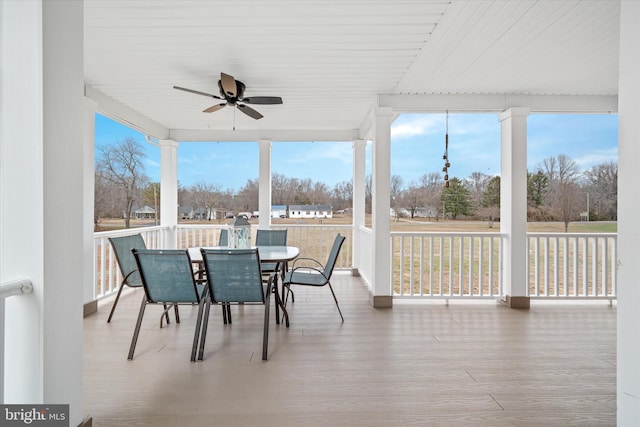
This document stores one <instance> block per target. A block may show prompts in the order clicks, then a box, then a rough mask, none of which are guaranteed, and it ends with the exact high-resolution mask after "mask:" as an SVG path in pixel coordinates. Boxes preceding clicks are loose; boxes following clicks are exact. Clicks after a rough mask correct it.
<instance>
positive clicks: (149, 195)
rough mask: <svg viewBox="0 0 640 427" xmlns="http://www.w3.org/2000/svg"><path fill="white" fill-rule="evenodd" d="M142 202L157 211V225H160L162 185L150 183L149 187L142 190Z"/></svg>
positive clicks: (155, 218) (155, 216)
mask: <svg viewBox="0 0 640 427" xmlns="http://www.w3.org/2000/svg"><path fill="white" fill-rule="evenodd" d="M142 200H143V202H144V203H146V204H148V205H152V206H153V209H154V210H155V214H154V220H155V225H158V219H159V216H158V214H159V213H160V183H159V182H151V183H149V185H147V187H146V188H145V189H144V190H142Z"/></svg>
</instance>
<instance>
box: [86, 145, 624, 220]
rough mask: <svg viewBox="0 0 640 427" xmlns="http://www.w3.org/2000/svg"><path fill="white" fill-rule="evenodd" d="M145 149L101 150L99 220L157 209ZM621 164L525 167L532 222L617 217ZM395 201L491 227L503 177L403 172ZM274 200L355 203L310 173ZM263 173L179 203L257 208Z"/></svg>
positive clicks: (276, 191)
mask: <svg viewBox="0 0 640 427" xmlns="http://www.w3.org/2000/svg"><path fill="white" fill-rule="evenodd" d="M143 160H144V153H143V151H142V149H141V147H140V145H139V144H138V143H137V142H136V141H135V140H134V139H132V138H127V139H125V140H123V141H121V142H120V143H118V144H115V145H109V146H105V147H99V148H98V156H97V159H96V168H95V218H94V220H95V224H96V226H97V224H98V222H99V220H100V219H102V218H123V219H124V221H125V227H126V228H128V227H129V226H130V218H131V214H132V209H133V207H134V206H144V205H148V206H151V207H154V208H155V209H156V212H158V211H159V209H158V207H159V199H160V184H159V183H157V182H151V181H150V179H149V177H148V176H147V175H145V173H144V163H143ZM617 181H618V165H617V163H616V162H604V163H601V164H598V165H596V166H593V167H591V168H589V169H586V170H581V169H580V167H579V165H578V164H577V163H576V162H575V161H574V160H573V159H571V158H570V157H569V156H567V155H564V154H560V155H558V156H552V157H548V158H546V159H544V160H543V161H542V162H541V163H540V164H538V165H537V166H536V167H535V168H534V170H533V171H530V172H528V173H527V210H528V211H527V216H528V219H529V220H531V221H562V222H564V224H565V230H566V229H567V227H568V224H569V222H571V221H576V220H578V219H580V215H581V214H583V213H587V212H588V215H589V219H590V220H595V221H597V220H616V219H617ZM390 189H391V194H390V203H391V207H392V209H393V212H394V215H395V216H396V217H397V218H400V217H403V216H406V217H417V216H423V217H429V218H432V219H434V220H438V219H440V218H451V219H476V220H478V219H481V220H487V221H488V222H489V224H490V226H491V225H492V223H493V221H495V220H498V219H499V215H500V177H499V176H491V175H487V174H484V173H482V172H473V173H472V174H471V175H470V176H469V177H466V178H459V177H453V178H451V179H449V186H445V183H444V180H443V176H442V174H441V173H440V172H428V173H425V174H424V175H422V176H421V177H420V178H419V179H417V180H415V181H411V182H408V183H405V181H404V180H403V178H402V177H401V176H399V175H393V176H392V177H391V182H390ZM271 190H272V194H271V198H272V203H273V204H274V205H286V206H289V205H294V204H295V205H306V204H319V205H330V206H332V207H333V209H334V210H340V209H348V208H350V207H351V206H352V205H353V185H352V182H351V181H343V182H340V183H338V184H336V185H334V186H333V187H329V186H328V185H326V184H324V183H322V182H316V181H313V180H311V179H310V178H304V179H300V178H292V177H287V176H285V175H282V174H274V175H273V176H272V182H271ZM258 191H259V182H258V179H249V180H247V183H246V184H245V185H244V186H243V187H242V188H241V189H239V190H238V191H233V190H231V189H222V188H220V187H219V186H217V185H214V184H211V183H207V182H198V183H195V184H193V185H190V186H182V185H178V204H179V205H180V206H190V207H191V208H193V209H194V210H196V211H197V210H199V209H202V210H208V211H211V210H217V211H220V212H235V213H237V212H244V211H248V212H252V211H256V210H258ZM371 202H372V185H371V177H370V176H367V178H366V188H365V205H366V210H367V212H371V204H372V203H371Z"/></svg>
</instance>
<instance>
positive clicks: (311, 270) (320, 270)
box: [282, 234, 344, 322]
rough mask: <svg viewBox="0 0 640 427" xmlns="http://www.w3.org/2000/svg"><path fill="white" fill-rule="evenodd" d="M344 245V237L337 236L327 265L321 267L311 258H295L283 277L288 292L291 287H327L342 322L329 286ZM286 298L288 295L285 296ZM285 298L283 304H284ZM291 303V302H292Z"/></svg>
mask: <svg viewBox="0 0 640 427" xmlns="http://www.w3.org/2000/svg"><path fill="white" fill-rule="evenodd" d="M343 243H344V236H342V235H340V234H338V235H337V236H336V238H335V239H334V241H333V247H332V248H331V252H330V253H329V258H328V259H327V263H326V264H325V265H324V266H323V265H322V264H321V263H320V262H319V261H317V260H315V259H313V258H297V259H296V260H295V261H294V262H293V264H292V265H291V271H288V272H287V273H286V274H285V275H284V279H283V282H282V283H283V287H284V288H286V289H287V290H289V289H290V288H291V285H302V286H317V287H321V286H325V285H329V289H331V294H332V295H333V300H334V301H335V302H336V307H338V313H340V318H341V319H342V321H343V322H344V317H343V316H342V310H340V306H339V305H338V298H336V293H335V292H334V291H333V286H331V281H330V280H331V275H332V274H333V268H334V267H335V265H336V260H337V259H338V254H339V253H340V248H341V247H342V244H343ZM298 263H303V264H310V265H302V266H297V265H296V264H298ZM286 298H288V294H287V296H286ZM286 298H285V304H286ZM292 302H293V300H292Z"/></svg>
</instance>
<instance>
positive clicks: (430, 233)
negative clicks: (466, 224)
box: [391, 231, 506, 237]
mask: <svg viewBox="0 0 640 427" xmlns="http://www.w3.org/2000/svg"><path fill="white" fill-rule="evenodd" d="M391 235H392V236H416V237H419V236H459V237H506V234H505V233H500V232H497V231H493V232H492V231H482V232H476V231H392V232H391Z"/></svg>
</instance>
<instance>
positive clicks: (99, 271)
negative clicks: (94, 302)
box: [93, 227, 166, 299]
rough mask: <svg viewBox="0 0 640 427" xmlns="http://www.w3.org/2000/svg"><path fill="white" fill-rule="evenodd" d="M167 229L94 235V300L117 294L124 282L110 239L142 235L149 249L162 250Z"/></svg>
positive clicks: (157, 228) (145, 228) (146, 229)
mask: <svg viewBox="0 0 640 427" xmlns="http://www.w3.org/2000/svg"><path fill="white" fill-rule="evenodd" d="M165 228H166V227H141V228H129V229H126V230H118V231H101V232H98V233H94V245H93V253H94V264H93V265H94V267H93V271H94V275H93V277H94V280H93V295H94V298H96V299H100V298H104V297H106V296H108V295H111V294H113V293H115V292H117V291H118V286H120V282H121V281H122V277H121V274H120V269H119V268H118V264H117V262H116V257H115V254H114V253H113V250H112V249H111V245H110V244H109V240H108V239H109V237H119V236H129V235H132V234H138V233H140V234H142V238H143V239H144V241H145V244H146V245H147V248H150V249H155V248H162V247H163V234H164V233H163V230H165Z"/></svg>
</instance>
